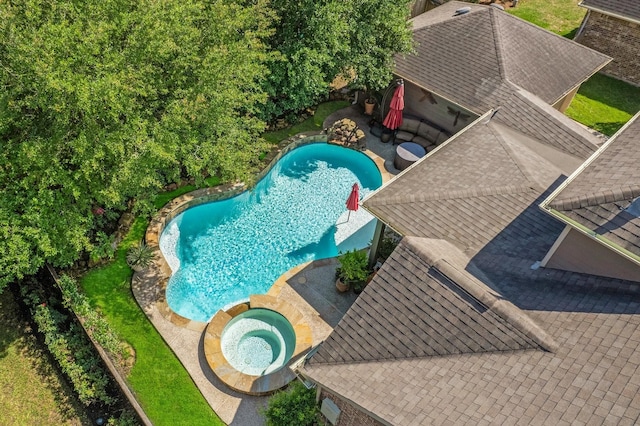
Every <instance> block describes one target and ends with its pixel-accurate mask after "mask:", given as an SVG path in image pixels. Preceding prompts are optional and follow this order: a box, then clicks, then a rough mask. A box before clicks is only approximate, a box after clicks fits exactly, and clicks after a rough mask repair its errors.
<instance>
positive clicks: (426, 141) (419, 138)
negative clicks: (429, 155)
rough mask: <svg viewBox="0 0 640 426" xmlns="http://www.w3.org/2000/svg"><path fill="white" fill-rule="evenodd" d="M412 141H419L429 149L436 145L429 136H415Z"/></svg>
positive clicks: (419, 143)
mask: <svg viewBox="0 0 640 426" xmlns="http://www.w3.org/2000/svg"><path fill="white" fill-rule="evenodd" d="M411 142H415V143H417V144H418V145H420V146H422V147H423V148H424V149H426V150H427V151H428V150H429V147H433V146H435V145H436V144H435V143H433V141H430V140H429V139H427V138H423V137H422V136H415V137H414V138H413V140H412V141H411Z"/></svg>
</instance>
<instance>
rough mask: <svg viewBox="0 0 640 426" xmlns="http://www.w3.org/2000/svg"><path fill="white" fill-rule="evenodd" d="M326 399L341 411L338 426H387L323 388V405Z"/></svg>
mask: <svg viewBox="0 0 640 426" xmlns="http://www.w3.org/2000/svg"><path fill="white" fill-rule="evenodd" d="M325 398H329V399H330V400H331V401H333V402H334V403H335V404H336V405H337V406H338V408H339V409H340V417H339V418H338V424H337V425H336V426H385V425H384V423H380V422H379V421H378V420H376V419H374V418H373V417H371V416H369V415H368V414H366V413H363V412H362V411H360V410H358V408H356V407H355V406H353V405H351V404H349V403H348V402H346V401H345V400H343V399H341V398H338V397H337V396H336V395H334V394H333V393H331V392H328V391H327V390H326V389H324V388H323V389H322V390H321V391H320V403H322V401H323V400H324V399H325ZM327 424H329V423H327Z"/></svg>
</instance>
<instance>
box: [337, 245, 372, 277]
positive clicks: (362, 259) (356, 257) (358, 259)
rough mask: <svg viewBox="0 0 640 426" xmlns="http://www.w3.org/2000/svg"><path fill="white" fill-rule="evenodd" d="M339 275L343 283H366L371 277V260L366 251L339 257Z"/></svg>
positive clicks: (347, 253) (351, 252) (353, 251)
mask: <svg viewBox="0 0 640 426" xmlns="http://www.w3.org/2000/svg"><path fill="white" fill-rule="evenodd" d="M338 262H340V267H339V275H340V278H341V279H342V281H343V282H345V283H353V282H358V281H364V280H366V279H367V276H368V275H369V260H368V259H367V254H366V253H365V252H364V251H358V250H352V251H348V252H346V253H343V254H341V255H340V256H338Z"/></svg>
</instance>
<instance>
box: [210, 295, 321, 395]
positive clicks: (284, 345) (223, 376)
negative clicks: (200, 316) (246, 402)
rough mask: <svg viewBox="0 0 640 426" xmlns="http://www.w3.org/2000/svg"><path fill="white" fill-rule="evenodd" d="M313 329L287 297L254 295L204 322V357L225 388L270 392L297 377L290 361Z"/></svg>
mask: <svg viewBox="0 0 640 426" xmlns="http://www.w3.org/2000/svg"><path fill="white" fill-rule="evenodd" d="M312 341H313V339H312V334H311V327H310V326H309V324H307V323H306V322H305V320H304V315H302V313H301V312H300V311H299V310H298V309H297V307H296V306H294V305H293V304H291V303H289V302H288V301H286V300H284V299H281V298H277V297H274V296H270V295H268V294H253V295H251V296H250V297H249V302H248V303H240V304H238V305H235V306H233V307H232V308H230V309H227V310H226V311H223V310H220V311H218V312H217V313H216V314H215V315H214V316H213V318H211V321H210V322H209V324H208V325H207V328H206V330H205V335H204V355H205V357H206V359H207V363H208V364H209V367H211V370H213V372H214V373H215V375H216V376H218V378H219V379H220V380H221V381H222V382H223V383H224V384H225V385H227V386H228V387H230V388H231V389H233V390H236V391H238V392H242V393H246V394H249V395H266V394H269V393H272V392H274V391H276V390H278V389H280V388H282V387H284V386H285V385H286V384H287V383H289V382H291V381H292V380H293V379H295V377H296V375H295V373H294V371H293V370H292V369H291V364H292V363H294V364H295V362H296V361H297V360H298V359H300V358H299V357H301V356H303V355H304V354H305V353H306V352H307V351H308V350H309V349H311V344H312Z"/></svg>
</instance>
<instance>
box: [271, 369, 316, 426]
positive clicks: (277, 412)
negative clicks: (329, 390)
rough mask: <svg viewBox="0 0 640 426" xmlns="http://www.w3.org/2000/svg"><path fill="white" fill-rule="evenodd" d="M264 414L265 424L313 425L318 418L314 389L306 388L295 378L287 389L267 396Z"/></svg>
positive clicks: (283, 425) (279, 425)
mask: <svg viewBox="0 0 640 426" xmlns="http://www.w3.org/2000/svg"><path fill="white" fill-rule="evenodd" d="M264 415H265V417H266V419H267V426H311V425H315V424H317V419H318V406H317V404H316V391H315V390H314V389H307V388H306V386H305V385H303V384H302V383H300V382H299V381H297V380H296V381H294V382H292V383H291V384H290V385H289V387H288V388H287V390H285V391H280V392H278V393H276V394H275V395H273V396H272V397H271V398H269V403H268V405H267V408H266V409H265V411H264Z"/></svg>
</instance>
